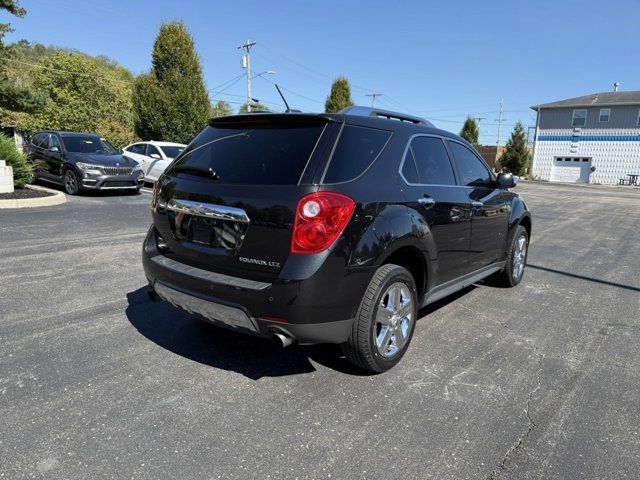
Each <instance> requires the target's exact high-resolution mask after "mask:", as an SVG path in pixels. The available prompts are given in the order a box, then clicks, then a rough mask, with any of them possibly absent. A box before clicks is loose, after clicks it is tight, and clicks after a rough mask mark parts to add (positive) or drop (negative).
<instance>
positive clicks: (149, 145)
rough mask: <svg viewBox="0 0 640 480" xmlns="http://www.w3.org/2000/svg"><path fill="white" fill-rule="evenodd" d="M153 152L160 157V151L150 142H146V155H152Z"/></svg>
mask: <svg viewBox="0 0 640 480" xmlns="http://www.w3.org/2000/svg"><path fill="white" fill-rule="evenodd" d="M154 153H155V154H156V155H159V156H160V157H161V158H162V155H160V152H159V151H158V149H157V148H156V147H155V146H153V145H151V144H150V143H148V144H147V155H148V156H151V155H153V154H154Z"/></svg>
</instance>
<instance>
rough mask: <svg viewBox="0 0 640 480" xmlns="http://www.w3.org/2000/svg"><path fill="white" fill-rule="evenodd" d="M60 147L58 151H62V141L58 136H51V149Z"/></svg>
mask: <svg viewBox="0 0 640 480" xmlns="http://www.w3.org/2000/svg"><path fill="white" fill-rule="evenodd" d="M53 147H58V150H62V147H61V146H60V140H59V139H58V136H57V135H51V136H50V137H49V148H53Z"/></svg>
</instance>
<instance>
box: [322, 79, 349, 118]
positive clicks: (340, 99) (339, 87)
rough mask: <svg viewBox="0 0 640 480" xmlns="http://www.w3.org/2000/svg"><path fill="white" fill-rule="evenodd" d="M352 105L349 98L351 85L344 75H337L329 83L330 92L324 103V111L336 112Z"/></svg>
mask: <svg viewBox="0 0 640 480" xmlns="http://www.w3.org/2000/svg"><path fill="white" fill-rule="evenodd" d="M352 105H353V100H351V87H350V86H349V80H347V78H346V77H338V78H336V79H335V80H334V81H333V84H332V85H331V92H330V93H329V96H328V97H327V101H326V102H325V103H324V111H325V112H327V113H336V112H339V111H340V110H342V109H343V108H347V107H350V106H352Z"/></svg>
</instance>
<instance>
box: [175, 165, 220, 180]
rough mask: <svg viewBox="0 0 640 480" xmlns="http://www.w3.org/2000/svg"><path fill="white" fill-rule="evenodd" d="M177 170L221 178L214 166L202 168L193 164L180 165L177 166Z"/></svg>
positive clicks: (215, 178)
mask: <svg viewBox="0 0 640 480" xmlns="http://www.w3.org/2000/svg"><path fill="white" fill-rule="evenodd" d="M175 171H176V172H185V173H190V174H192V175H200V176H201V177H207V178H212V179H214V180H220V175H218V173H217V172H216V171H215V170H214V169H213V168H200V167H192V166H191V165H178V166H177V167H176V168H175Z"/></svg>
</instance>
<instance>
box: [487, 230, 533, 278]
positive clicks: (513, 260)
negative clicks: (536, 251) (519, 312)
mask: <svg viewBox="0 0 640 480" xmlns="http://www.w3.org/2000/svg"><path fill="white" fill-rule="evenodd" d="M528 251H529V235H527V230H526V229H525V228H524V227H523V226H522V225H518V228H516V231H515V233H514V235H513V238H512V240H511V244H510V245H509V250H507V263H506V264H505V266H504V269H503V270H501V271H500V272H498V273H496V275H495V276H494V279H495V281H496V283H498V284H499V285H500V286H503V287H515V286H516V285H518V284H519V283H520V281H521V280H522V277H523V275H524V269H525V267H526V265H527V253H528Z"/></svg>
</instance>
